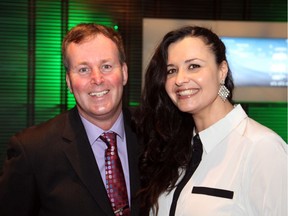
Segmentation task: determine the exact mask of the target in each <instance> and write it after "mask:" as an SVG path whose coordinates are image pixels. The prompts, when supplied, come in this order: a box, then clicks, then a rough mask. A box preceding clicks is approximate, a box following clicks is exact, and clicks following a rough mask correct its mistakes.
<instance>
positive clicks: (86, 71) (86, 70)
mask: <svg viewBox="0 0 288 216" xmlns="http://www.w3.org/2000/svg"><path fill="white" fill-rule="evenodd" d="M88 72H89V68H87V67H83V68H80V69H79V73H88Z"/></svg>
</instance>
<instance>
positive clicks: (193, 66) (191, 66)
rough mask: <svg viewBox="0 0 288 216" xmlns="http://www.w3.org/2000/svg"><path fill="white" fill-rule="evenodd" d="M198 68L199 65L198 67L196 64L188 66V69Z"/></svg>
mask: <svg viewBox="0 0 288 216" xmlns="http://www.w3.org/2000/svg"><path fill="white" fill-rule="evenodd" d="M199 67H200V65H198V64H190V65H189V69H194V68H199Z"/></svg>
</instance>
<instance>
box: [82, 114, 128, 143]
mask: <svg viewBox="0 0 288 216" xmlns="http://www.w3.org/2000/svg"><path fill="white" fill-rule="evenodd" d="M80 118H81V120H82V122H83V125H84V128H85V130H86V133H87V136H88V139H89V142H90V145H92V144H93V143H94V142H95V141H96V140H97V139H98V137H99V136H100V135H101V134H102V133H104V132H107V131H104V130H103V129H101V128H100V127H97V126H96V125H94V124H92V123H91V122H90V121H88V120H87V119H85V118H84V117H83V116H81V115H80ZM108 131H113V132H115V133H116V134H117V135H118V136H119V137H120V138H121V140H122V141H123V140H124V119H123V113H122V112H121V113H120V115H119V116H118V118H117V120H116V121H115V123H114V124H113V126H112V127H111V128H110V130H108Z"/></svg>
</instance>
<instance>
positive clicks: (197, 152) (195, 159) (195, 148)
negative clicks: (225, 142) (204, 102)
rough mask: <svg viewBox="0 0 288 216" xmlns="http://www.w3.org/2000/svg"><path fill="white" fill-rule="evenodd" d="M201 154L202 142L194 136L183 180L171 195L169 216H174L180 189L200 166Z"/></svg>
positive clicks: (197, 136) (197, 135)
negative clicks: (190, 156) (190, 155)
mask: <svg viewBox="0 0 288 216" xmlns="http://www.w3.org/2000/svg"><path fill="white" fill-rule="evenodd" d="M202 153H203V146H202V142H201V140H200V137H199V134H196V135H195V136H194V137H193V145H192V158H191V160H190V162H189V164H188V167H187V170H186V173H185V175H184V177H183V179H182V180H181V181H180V183H179V184H178V185H177V187H176V189H175V191H174V194H173V200H172V204H171V207H170V212H169V216H174V215H175V211H176V206H177V201H178V198H179V196H180V193H181V191H182V189H183V188H184V187H185V185H186V184H187V182H188V181H189V180H190V179H191V177H192V175H193V173H194V172H195V170H196V168H197V167H198V165H199V164H200V161H201V159H202Z"/></svg>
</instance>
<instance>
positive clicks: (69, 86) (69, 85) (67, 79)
mask: <svg viewBox="0 0 288 216" xmlns="http://www.w3.org/2000/svg"><path fill="white" fill-rule="evenodd" d="M66 85H67V87H68V89H69V91H70V93H73V91H72V88H71V82H70V77H69V75H68V73H66Z"/></svg>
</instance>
